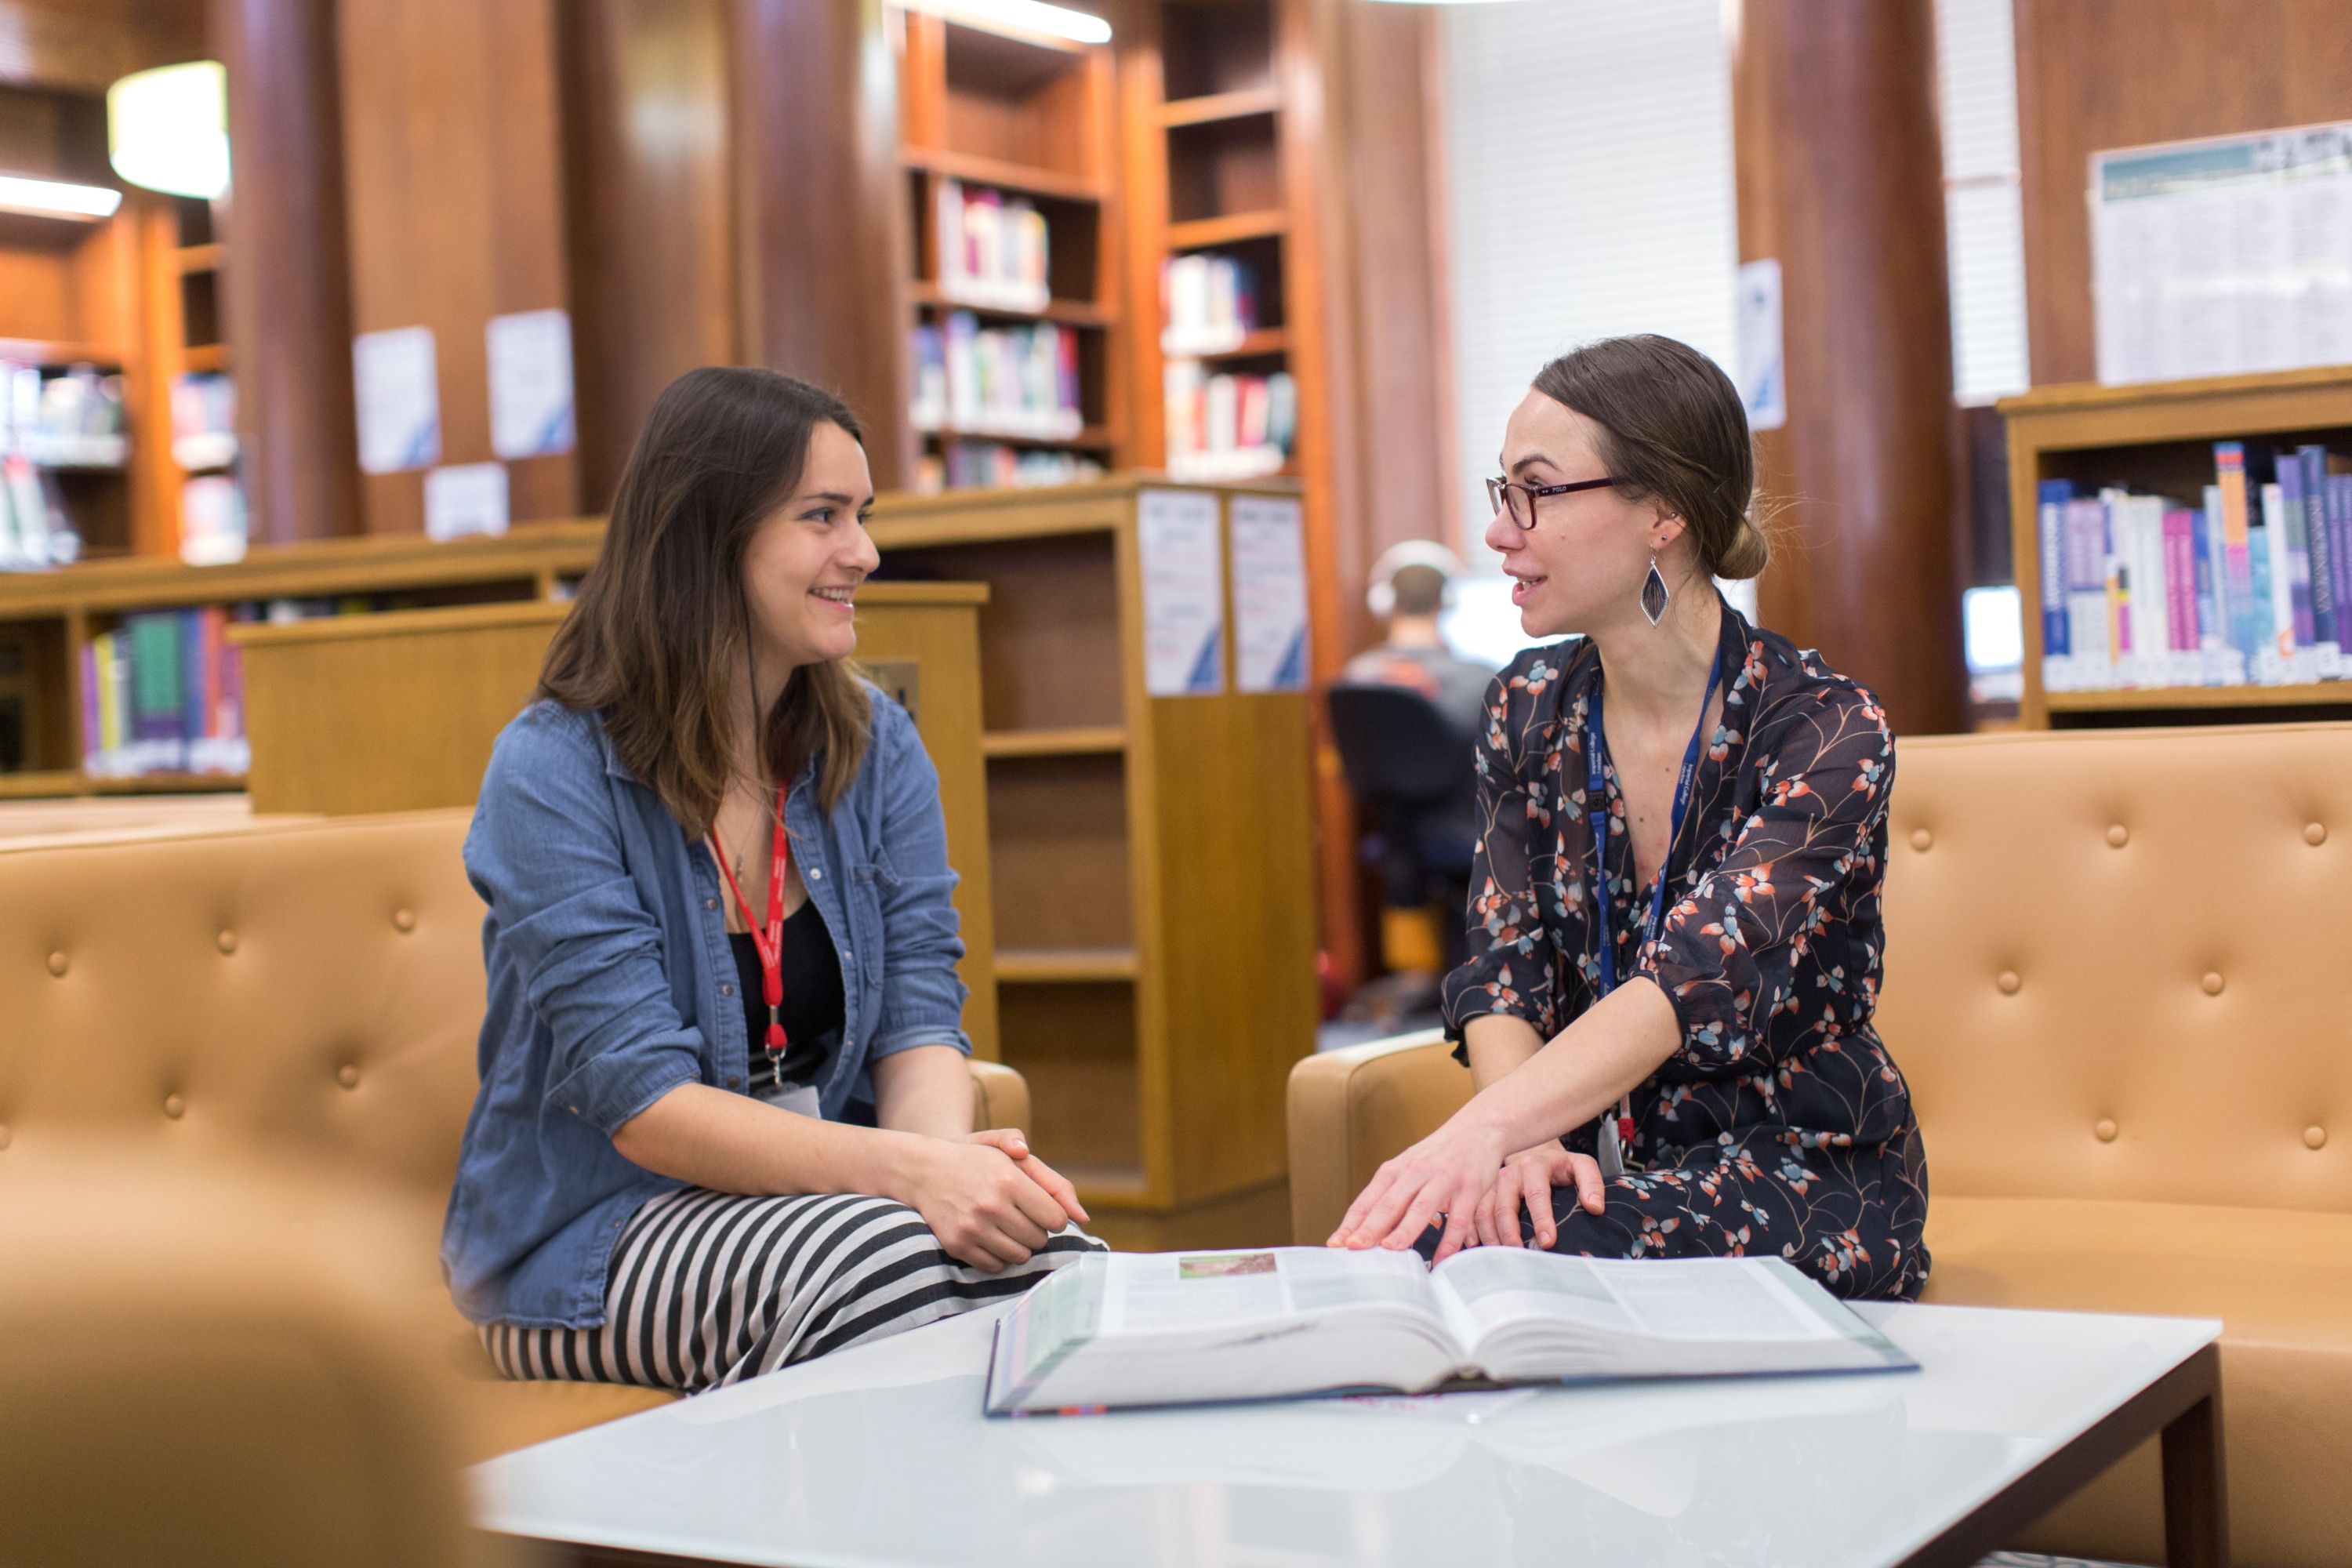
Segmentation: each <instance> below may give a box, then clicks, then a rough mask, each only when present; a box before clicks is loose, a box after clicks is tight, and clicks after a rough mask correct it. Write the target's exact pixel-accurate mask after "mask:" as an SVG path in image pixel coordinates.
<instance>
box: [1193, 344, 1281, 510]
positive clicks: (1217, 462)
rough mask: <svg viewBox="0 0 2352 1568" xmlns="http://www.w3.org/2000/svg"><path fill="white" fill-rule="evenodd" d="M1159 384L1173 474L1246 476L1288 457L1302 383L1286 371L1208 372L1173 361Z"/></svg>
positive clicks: (1266, 471) (1274, 467)
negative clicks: (1237, 373) (1270, 372)
mask: <svg viewBox="0 0 2352 1568" xmlns="http://www.w3.org/2000/svg"><path fill="white" fill-rule="evenodd" d="M1161 384H1162V389H1163V391H1164V392H1165V394H1166V397H1167V411H1168V472H1169V474H1170V476H1171V478H1175V479H1195V480H1218V479H1250V478H1253V477H1255V476H1258V475H1263V474H1271V473H1275V472H1277V471H1279V470H1280V469H1281V468H1282V467H1283V466H1284V465H1285V464H1286V463H1287V462H1289V461H1290V449H1291V444H1292V442H1293V441H1294V440H1295V439H1296V437H1297V431H1298V384H1297V383H1296V382H1294V381H1293V380H1292V379H1291V378H1290V375H1289V373H1288V372H1286V371H1277V372H1276V373H1275V374H1272V375H1210V374H1206V373H1204V372H1203V371H1202V368H1201V365H1200V363H1198V362H1197V361H1193V360H1170V361H1169V362H1168V367H1167V370H1166V372H1165V373H1164V374H1163V376H1162V382H1161Z"/></svg>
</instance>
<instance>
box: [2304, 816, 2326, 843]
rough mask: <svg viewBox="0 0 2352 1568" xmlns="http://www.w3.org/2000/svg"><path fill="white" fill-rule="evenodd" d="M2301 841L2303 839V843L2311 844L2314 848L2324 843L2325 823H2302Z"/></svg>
mask: <svg viewBox="0 0 2352 1568" xmlns="http://www.w3.org/2000/svg"><path fill="white" fill-rule="evenodd" d="M2303 841H2304V842H2305V844H2308V845H2310V846H2311V847H2313V848H2315V849H2316V848H2318V847H2320V846H2321V845H2323V844H2325V843H2326V842H2327V826H2326V824H2325V823H2319V822H2306V823H2305V824H2304V826H2303Z"/></svg>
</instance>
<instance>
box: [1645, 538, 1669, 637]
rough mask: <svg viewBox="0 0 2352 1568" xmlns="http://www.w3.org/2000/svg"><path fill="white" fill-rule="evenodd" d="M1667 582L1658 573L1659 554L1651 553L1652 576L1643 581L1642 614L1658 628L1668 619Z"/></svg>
mask: <svg viewBox="0 0 2352 1568" xmlns="http://www.w3.org/2000/svg"><path fill="white" fill-rule="evenodd" d="M1668 597H1670V595H1668V594H1667V592H1666V580H1665V578H1664V576H1662V575H1661V574H1659V572H1658V552H1656V551H1652V552H1650V574H1649V575H1648V576H1646V577H1644V578H1643V579H1642V613H1643V615H1645V616H1649V617H1650V624H1651V625H1652V626H1656V625H1657V624H1658V623H1659V622H1660V621H1662V620H1664V619H1665V618H1666V600H1667V599H1668Z"/></svg>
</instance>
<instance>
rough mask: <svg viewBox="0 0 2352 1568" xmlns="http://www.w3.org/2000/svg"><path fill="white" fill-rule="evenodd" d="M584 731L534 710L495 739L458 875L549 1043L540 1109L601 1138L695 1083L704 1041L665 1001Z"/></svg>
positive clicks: (597, 756)
mask: <svg viewBox="0 0 2352 1568" xmlns="http://www.w3.org/2000/svg"><path fill="white" fill-rule="evenodd" d="M589 724H593V720H592V719H585V718H583V716H581V715H576V714H571V713H567V712H565V711H564V710H561V709H556V708H552V707H551V706H546V705H542V706H541V708H538V709H534V710H530V712H527V713H526V714H525V715H524V717H523V718H522V720H521V721H518V722H517V723H515V724H514V725H512V726H509V729H508V730H507V731H506V732H505V733H504V734H502V735H501V736H500V737H499V743H498V746H497V748H496V750H494V751H493V752H491V755H490V765H489V770H488V773H485V774H484V775H483V779H482V794H481V799H480V801H479V802H478V804H477V805H476V806H475V808H474V821H473V826H472V829H471V830H470V831H469V832H468V833H467V837H466V872H467V877H468V878H469V879H471V880H472V882H473V884H474V889H475V890H476V891H477V892H478V893H479V894H480V895H481V896H482V900H483V901H484V902H485V903H486V904H488V906H489V924H488V927H487V928H486V929H485V932H484V941H485V943H486V945H494V946H496V947H497V948H499V949H500V950H502V954H503V957H504V958H505V959H506V960H507V961H508V962H510V963H512V964H513V965H514V969H515V973H516V974H517V975H518V976H519V978H520V981H521V984H522V987H523V992H524V994H525V995H526V996H527V997H528V999H529V1001H530V1005H531V1007H532V1009H533V1010H534V1011H535V1012H536V1013H537V1014H538V1015H539V1017H540V1019H541V1021H542V1022H543V1023H545V1024H546V1026H547V1027H548V1031H549V1033H550V1034H551V1036H552V1037H553V1042H554V1044H553V1047H552V1051H553V1054H552V1058H551V1060H550V1062H549V1063H548V1070H547V1078H546V1081H547V1083H548V1085H549V1087H548V1090H547V1100H548V1103H549V1104H550V1105H551V1106H555V1107H561V1108H562V1110H566V1111H568V1112H570V1113H571V1114H572V1115H575V1116H579V1117H581V1118H583V1120H585V1121H588V1122H589V1123H590V1124H592V1125H593V1126H594V1127H596V1128H597V1129H599V1130H600V1131H603V1132H604V1134H605V1136H607V1137H610V1136H612V1135H613V1133H614V1131H617V1130H618V1129H619V1128H620V1127H621V1125H622V1124H623V1123H624V1122H625V1121H628V1120H629V1119H630V1118H632V1117H634V1116H635V1115H636V1114H637V1113H638V1112H639V1111H641V1110H645V1109H646V1107H647V1106H649V1105H651V1104H652V1103H653V1102H654V1101H655V1100H659V1099H660V1098H661V1097H662V1096H663V1095H665V1094H667V1093H668V1092H669V1091H670V1090H671V1089H675V1088H677V1086H678V1085H679V1084H682V1083H691V1082H694V1081H696V1080H698V1079H699V1078H700V1077H701V1076H702V1061H701V1058H702V1037H701V1032H700V1031H699V1030H698V1029H695V1028H692V1027H690V1026H688V1025H687V1024H686V1023H685V1022H684V1021H683V1020H682V1019H680V1017H679V1016H678V1013H677V1005H676V1004H675V1003H674V1001H673V1000H672V997H671V994H670V988H669V981H668V978H667V974H666V973H665V972H664V970H663V966H662V952H661V942H662V937H661V928H660V925H659V924H658V922H657V921H656V918H655V916H654V914H653V912H652V911H651V910H647V909H646V903H645V900H644V898H643V896H642V895H641V894H640V892H639V890H638V886H637V882H636V880H635V878H634V877H633V876H632V875H631V874H630V869H629V865H628V861H627V857H626V854H625V841H624V837H623V831H622V824H621V818H620V814H619V812H618V810H617V808H616V805H615V803H614V798H613V792H612V784H611V780H610V779H609V778H608V776H607V775H606V773H605V771H604V759H603V753H602V752H601V751H600V750H599V749H598V747H597V745H596V742H595V737H594V735H593V732H591V731H589V730H588V729H587V728H586V726H587V725H589Z"/></svg>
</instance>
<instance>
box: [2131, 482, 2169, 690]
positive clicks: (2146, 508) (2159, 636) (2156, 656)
mask: <svg viewBox="0 0 2352 1568" xmlns="http://www.w3.org/2000/svg"><path fill="white" fill-rule="evenodd" d="M2131 512H2132V544H2133V548H2134V550H2135V551H2136V552H2137V553H2136V554H2135V556H2134V559H2133V562H2132V578H2131V586H2132V595H2131V604H2132V648H2133V650H2134V652H2135V653H2137V655H2138V658H2139V663H2140V672H2139V683H2140V684H2141V685H2142V686H2169V685H2170V684H2172V671H2171V662H2172V626H2171V625H2170V606H2171V602H2172V589H2171V586H2170V584H2168V583H2167V581H2166V577H2167V575H2168V574H2167V573H2166V571H2165V569H2164V502H2163V501H2162V500H2159V499H2158V498H2157V497H2155V496H2134V497H2132V498H2131Z"/></svg>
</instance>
